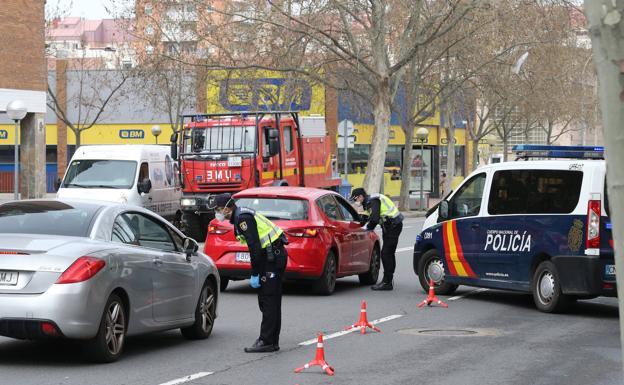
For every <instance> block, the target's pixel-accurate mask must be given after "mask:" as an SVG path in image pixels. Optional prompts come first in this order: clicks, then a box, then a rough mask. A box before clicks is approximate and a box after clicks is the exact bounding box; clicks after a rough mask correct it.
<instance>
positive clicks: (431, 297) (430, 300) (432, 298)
mask: <svg viewBox="0 0 624 385" xmlns="http://www.w3.org/2000/svg"><path fill="white" fill-rule="evenodd" d="M433 302H435V303H437V304H438V305H440V306H442V307H448V305H447V304H445V303H444V302H442V301H440V300H439V299H438V297H436V295H435V289H434V288H433V279H431V280H429V295H428V296H427V299H424V300H423V301H422V302H421V303H419V304H418V307H423V306H425V305H427V306H431V303H433Z"/></svg>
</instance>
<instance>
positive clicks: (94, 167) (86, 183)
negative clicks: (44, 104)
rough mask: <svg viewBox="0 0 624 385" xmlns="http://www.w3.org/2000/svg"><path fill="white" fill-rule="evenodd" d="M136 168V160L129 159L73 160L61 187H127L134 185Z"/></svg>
mask: <svg viewBox="0 0 624 385" xmlns="http://www.w3.org/2000/svg"><path fill="white" fill-rule="evenodd" d="M136 168H137V162H135V161H131V160H92V159H80V160H75V161H73V162H72V163H71V165H70V166H69V169H68V170H67V175H66V176H65V181H64V182H63V185H62V186H61V187H65V188H113V189H129V188H132V186H134V179H135V176H136Z"/></svg>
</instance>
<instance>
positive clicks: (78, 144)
mask: <svg viewBox="0 0 624 385" xmlns="http://www.w3.org/2000/svg"><path fill="white" fill-rule="evenodd" d="M80 134H82V130H79V129H75V130H74V136H76V147H75V150H77V149H78V147H80Z"/></svg>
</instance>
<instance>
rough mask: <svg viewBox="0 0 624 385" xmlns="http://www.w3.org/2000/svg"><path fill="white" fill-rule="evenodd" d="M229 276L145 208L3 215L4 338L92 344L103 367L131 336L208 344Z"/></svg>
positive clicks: (32, 207) (58, 207)
mask: <svg viewBox="0 0 624 385" xmlns="http://www.w3.org/2000/svg"><path fill="white" fill-rule="evenodd" d="M218 287H219V273H218V271H217V269H216V267H215V265H214V263H213V261H212V260H211V259H210V257H208V256H206V255H205V254H203V253H201V252H198V245H197V243H196V242H195V241H194V240H192V239H190V238H186V237H185V236H184V235H182V233H181V232H179V231H178V230H177V229H175V228H174V227H173V226H172V225H171V224H170V223H169V222H167V221H166V220H164V219H163V218H161V217H159V216H158V215H156V214H154V213H152V212H151V211H148V210H145V209H143V208H140V207H134V206H127V205H120V204H116V203H108V202H98V201H80V200H26V201H18V202H9V203H5V204H2V205H0V335H3V336H8V337H12V338H19V339H39V338H71V339H80V340H84V342H85V343H86V344H88V345H89V352H90V353H91V354H92V355H93V358H94V359H95V360H97V361H100V362H111V361H114V360H116V359H117V358H118V357H119V355H120V354H121V352H122V350H123V347H124V342H125V337H126V336H128V335H134V334H141V333H147V332H155V331H160V330H167V329H174V328H181V331H182V334H183V335H184V337H186V338H189V339H203V338H207V337H208V336H209V335H210V333H211V331H212V327H213V324H214V320H215V317H216V315H217V296H218V290H217V288H218Z"/></svg>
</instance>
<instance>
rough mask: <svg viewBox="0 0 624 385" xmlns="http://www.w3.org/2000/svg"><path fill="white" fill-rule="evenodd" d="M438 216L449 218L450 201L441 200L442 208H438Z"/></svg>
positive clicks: (443, 218) (444, 218)
mask: <svg viewBox="0 0 624 385" xmlns="http://www.w3.org/2000/svg"><path fill="white" fill-rule="evenodd" d="M438 210H439V211H438V217H439V218H440V219H442V220H447V219H448V218H449V203H448V201H442V202H440V208H439V209H438Z"/></svg>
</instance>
